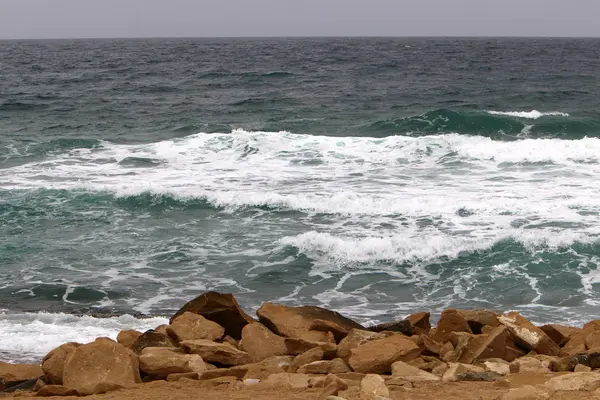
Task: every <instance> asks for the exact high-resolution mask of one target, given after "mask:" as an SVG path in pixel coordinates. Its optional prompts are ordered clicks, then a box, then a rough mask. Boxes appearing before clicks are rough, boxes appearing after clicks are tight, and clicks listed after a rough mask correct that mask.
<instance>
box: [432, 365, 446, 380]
mask: <svg viewBox="0 0 600 400" xmlns="http://www.w3.org/2000/svg"><path fill="white" fill-rule="evenodd" d="M448 368H449V366H448V364H446V363H445V362H443V363H441V364H440V365H438V366H437V367H435V368H434V369H432V370H431V373H432V374H433V375H435V376H439V377H440V378H441V377H442V376H444V374H445V373H446V371H448Z"/></svg>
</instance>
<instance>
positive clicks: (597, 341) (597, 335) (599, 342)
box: [584, 331, 600, 350]
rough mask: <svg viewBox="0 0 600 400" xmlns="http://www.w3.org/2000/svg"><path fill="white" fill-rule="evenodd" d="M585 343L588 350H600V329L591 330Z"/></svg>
mask: <svg viewBox="0 0 600 400" xmlns="http://www.w3.org/2000/svg"><path fill="white" fill-rule="evenodd" d="M584 343H585V347H586V348H587V349H588V350H600V331H594V332H591V333H590V334H589V335H587V336H586V337H585V340H584Z"/></svg>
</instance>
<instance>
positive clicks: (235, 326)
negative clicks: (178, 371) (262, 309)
mask: <svg viewBox="0 0 600 400" xmlns="http://www.w3.org/2000/svg"><path fill="white" fill-rule="evenodd" d="M184 312H191V313H194V314H198V315H202V316H203V317H204V318H206V319H208V320H210V321H213V322H216V323H217V324H219V325H220V326H222V327H223V328H225V334H226V335H229V336H231V337H232V338H234V339H236V340H239V339H241V337H242V328H243V327H244V326H246V325H247V324H248V323H250V322H254V319H253V318H252V317H250V316H249V315H248V314H246V313H245V312H244V311H243V310H242V309H241V307H240V305H239V304H238V302H237V300H236V299H235V298H234V297H233V295H231V294H223V293H217V292H207V293H204V294H202V295H200V296H198V297H196V298H195V299H193V300H191V301H189V302H187V303H186V304H185V305H184V306H183V307H181V309H180V310H179V311H177V312H176V313H175V315H173V317H171V323H172V322H173V320H175V318H177V317H178V316H180V315H181V314H183V313H184Z"/></svg>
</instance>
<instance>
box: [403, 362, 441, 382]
mask: <svg viewBox="0 0 600 400" xmlns="http://www.w3.org/2000/svg"><path fill="white" fill-rule="evenodd" d="M392 376H393V377H394V378H402V379H404V380H407V381H409V382H424V381H439V380H440V377H439V376H437V375H433V374H431V373H429V372H426V371H424V370H422V369H420V368H417V367H413V366H412V365H409V364H407V363H405V362H404V361H396V362H395V363H393V364H392Z"/></svg>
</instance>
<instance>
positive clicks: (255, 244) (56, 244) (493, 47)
mask: <svg viewBox="0 0 600 400" xmlns="http://www.w3.org/2000/svg"><path fill="white" fill-rule="evenodd" d="M599 263H600V40H598V39H490V38H485V39H483V38H482V39H435V38H431V39H392V38H336V39H331V38H330V39H326V38H323V39H153V40H66V41H6V42H0V360H3V361H15V360H39V359H40V358H41V357H42V356H43V355H44V354H45V353H46V352H47V351H48V350H50V349H52V348H53V347H55V346H58V345H59V344H61V343H63V342H65V341H69V340H75V341H88V340H92V339H93V338H94V337H96V336H114V335H115V334H116V333H117V332H118V330H119V329H122V328H137V329H146V328H150V327H155V326H157V325H159V324H160V323H162V322H164V320H165V319H164V318H165V317H168V316H170V315H171V314H172V313H173V312H174V311H176V310H177V309H178V308H179V306H181V305H182V304H183V303H184V302H186V301H187V300H189V299H191V298H193V297H195V296H197V295H199V294H200V293H202V292H203V291H206V290H217V291H222V292H231V293H234V294H235V295H236V297H237V298H238V300H239V301H240V303H241V304H242V306H243V307H244V308H246V309H247V310H249V311H250V312H252V311H254V310H255V309H256V308H257V307H258V306H259V305H260V304H261V303H262V302H265V301H275V302H280V303H285V304H290V305H299V304H311V305H320V306H323V307H328V308H331V309H334V310H336V311H339V312H341V313H343V314H345V315H347V316H349V317H352V318H355V319H356V320H357V321H359V322H361V323H366V324H368V323H374V322H379V321H390V320H393V319H396V318H402V317H404V316H406V315H407V314H409V313H412V312H417V311H431V312H432V313H437V312H439V311H440V310H442V309H444V308H447V307H461V308H475V307H484V308H492V309H496V310H499V311H505V310H517V311H520V312H521V313H523V315H525V316H526V317H528V318H531V319H532V320H533V321H535V322H538V323H542V322H562V323H569V324H581V323H583V322H584V321H587V320H590V319H594V318H600V300H599V298H598V296H599V294H600V270H599Z"/></svg>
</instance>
